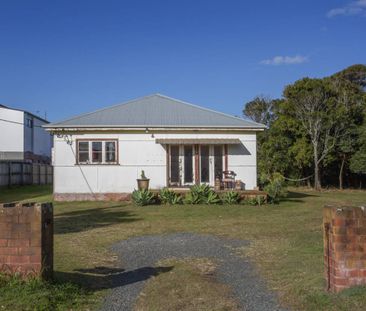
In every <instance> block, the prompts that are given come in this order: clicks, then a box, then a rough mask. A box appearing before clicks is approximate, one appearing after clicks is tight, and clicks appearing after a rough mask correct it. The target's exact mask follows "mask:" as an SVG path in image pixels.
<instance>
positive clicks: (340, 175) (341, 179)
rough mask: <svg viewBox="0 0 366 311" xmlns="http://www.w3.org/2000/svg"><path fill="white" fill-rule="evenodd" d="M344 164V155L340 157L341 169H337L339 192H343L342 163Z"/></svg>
mask: <svg viewBox="0 0 366 311" xmlns="http://www.w3.org/2000/svg"><path fill="white" fill-rule="evenodd" d="M345 162H346V155H343V156H342V163H341V168H340V169H339V190H343V171H344V163H345Z"/></svg>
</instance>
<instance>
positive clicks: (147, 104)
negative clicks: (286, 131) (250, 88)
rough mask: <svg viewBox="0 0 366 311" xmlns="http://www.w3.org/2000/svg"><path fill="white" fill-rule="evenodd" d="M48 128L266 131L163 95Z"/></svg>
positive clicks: (228, 116)
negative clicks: (206, 128) (235, 129)
mask: <svg viewBox="0 0 366 311" xmlns="http://www.w3.org/2000/svg"><path fill="white" fill-rule="evenodd" d="M45 127H48V128H72V127H76V128H80V127H83V128H90V127H91V128H94V127H97V128H100V127H107V128H124V127H128V128H140V127H150V128H151V127H153V128H154V127H159V128H161V127H178V128H179V127H182V128H190V127H203V128H205V127H208V128H250V129H263V128H265V126H264V125H263V124H259V123H256V122H253V121H249V120H244V119H242V118H238V117H234V116H231V115H228V114H224V113H221V112H217V111H213V110H210V109H206V108H203V107H199V106H196V105H192V104H189V103H186V102H183V101H180V100H177V99H173V98H170V97H167V96H164V95H160V94H154V95H150V96H146V97H142V98H138V99H135V100H131V101H129V102H126V103H122V104H119V105H115V106H112V107H108V108H104V109H101V110H97V111H94V112H91V113H87V114H83V115H80V116H76V117H73V118H71V119H68V120H64V121H61V122H56V123H51V124H48V125H46V126H45Z"/></svg>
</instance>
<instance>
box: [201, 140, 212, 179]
mask: <svg viewBox="0 0 366 311" xmlns="http://www.w3.org/2000/svg"><path fill="white" fill-rule="evenodd" d="M209 156H210V148H209V146H201V182H209V181H210V157H209Z"/></svg>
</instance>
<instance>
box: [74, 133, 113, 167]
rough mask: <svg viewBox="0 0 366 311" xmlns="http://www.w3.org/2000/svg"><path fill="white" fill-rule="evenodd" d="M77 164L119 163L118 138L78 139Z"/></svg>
mask: <svg viewBox="0 0 366 311" xmlns="http://www.w3.org/2000/svg"><path fill="white" fill-rule="evenodd" d="M76 163H77V164H86V165H87V164H91V165H95V164H118V140H117V139H90V140H89V139H88V140H86V139H78V140H77V141H76Z"/></svg>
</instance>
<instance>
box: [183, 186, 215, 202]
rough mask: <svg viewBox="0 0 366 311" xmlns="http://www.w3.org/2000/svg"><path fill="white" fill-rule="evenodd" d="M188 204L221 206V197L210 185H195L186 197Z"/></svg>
mask: <svg viewBox="0 0 366 311" xmlns="http://www.w3.org/2000/svg"><path fill="white" fill-rule="evenodd" d="M184 201H185V203H187V204H219V203H221V199H220V197H219V196H218V195H217V193H216V192H215V191H213V190H212V189H211V188H210V186H208V185H194V186H192V187H191V190H190V191H189V192H188V193H187V195H186V197H185V200H184Z"/></svg>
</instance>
